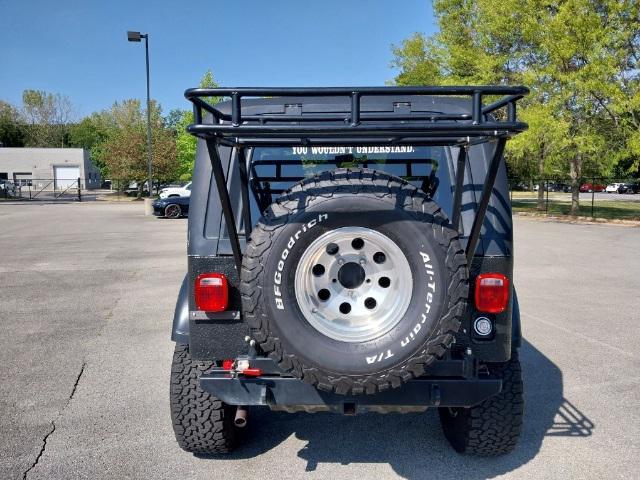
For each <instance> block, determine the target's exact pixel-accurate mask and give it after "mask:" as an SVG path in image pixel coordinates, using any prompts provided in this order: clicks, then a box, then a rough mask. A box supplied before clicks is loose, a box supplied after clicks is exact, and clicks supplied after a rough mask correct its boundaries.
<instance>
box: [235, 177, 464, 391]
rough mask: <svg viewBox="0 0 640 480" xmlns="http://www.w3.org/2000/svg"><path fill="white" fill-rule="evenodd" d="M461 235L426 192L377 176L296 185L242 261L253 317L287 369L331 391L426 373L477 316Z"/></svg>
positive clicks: (266, 218) (262, 342)
mask: <svg viewBox="0 0 640 480" xmlns="http://www.w3.org/2000/svg"><path fill="white" fill-rule="evenodd" d="M467 292H468V270H467V264H466V258H465V255H464V251H463V249H462V247H461V246H460V242H459V241H458V234H457V232H456V230H455V229H454V228H453V227H452V225H451V223H450V222H449V220H448V219H447V217H446V216H445V214H444V213H443V212H442V210H441V209H440V207H439V206H438V205H437V204H436V203H435V202H434V201H433V200H432V199H430V198H429V197H428V196H427V195H425V194H424V193H423V192H422V191H421V190H418V189H417V188H415V187H414V186H412V185H411V184H409V183H407V182H405V181H404V180H401V179H399V178H397V177H393V176H391V175H388V174H385V173H381V172H377V171H373V170H367V169H363V170H344V169H339V170H334V171H331V172H324V173H322V174H320V175H316V176H315V177H311V178H308V179H305V180H303V181H302V182H300V183H298V184H296V185H295V186H294V187H293V188H291V189H290V190H289V191H287V192H285V193H284V194H283V195H282V196H281V197H279V198H278V200H277V201H276V202H275V203H273V204H272V205H271V206H270V207H269V208H268V209H267V210H266V212H265V213H264V215H263V217H262V218H261V219H260V220H259V222H258V224H257V225H256V227H255V229H254V231H253V233H252V234H251V238H250V240H249V242H248V245H247V247H246V251H245V254H244V259H243V263H242V274H241V293H242V308H243V315H244V318H245V319H246V321H247V322H248V324H249V326H250V329H251V334H252V337H253V338H254V339H255V340H256V341H257V343H258V345H259V346H260V348H261V349H262V351H263V352H265V353H267V354H268V355H269V357H270V358H272V359H273V360H274V361H275V362H277V363H278V365H279V366H280V368H282V369H283V370H284V371H286V372H289V373H291V374H292V375H294V376H296V377H298V378H301V379H302V380H304V381H306V382H309V383H311V384H312V385H315V386H316V387H317V388H319V389H321V390H325V391H332V392H335V393H339V394H351V395H357V394H362V393H375V392H378V391H382V390H386V389H388V388H390V387H399V386H400V385H401V384H402V383H403V382H406V381H408V380H410V379H411V378H414V377H417V376H420V375H422V374H423V373H424V371H425V367H426V366H427V365H429V364H430V363H432V362H433V361H434V360H435V359H436V358H437V357H439V356H442V354H443V353H444V352H445V350H446V349H447V348H448V347H449V345H450V344H451V342H452V340H453V337H454V334H455V333H456V332H457V330H458V328H459V327H460V321H461V318H462V315H463V313H464V311H465V307H466V299H467Z"/></svg>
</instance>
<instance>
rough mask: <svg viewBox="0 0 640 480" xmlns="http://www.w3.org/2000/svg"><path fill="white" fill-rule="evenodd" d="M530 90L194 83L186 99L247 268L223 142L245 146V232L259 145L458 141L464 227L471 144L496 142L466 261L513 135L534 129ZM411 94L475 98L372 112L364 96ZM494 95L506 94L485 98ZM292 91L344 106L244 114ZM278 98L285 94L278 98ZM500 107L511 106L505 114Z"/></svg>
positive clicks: (238, 256)
mask: <svg viewBox="0 0 640 480" xmlns="http://www.w3.org/2000/svg"><path fill="white" fill-rule="evenodd" d="M528 92H529V90H528V89H527V88H526V87H503V86H452V87H360V88H353V87H325V88H192V89H189V90H187V91H186V92H185V97H186V98H187V99H188V100H190V101H191V102H192V103H193V116H194V124H192V125H189V127H187V130H188V131H189V132H190V133H192V134H193V135H195V136H197V137H200V138H202V139H204V140H205V141H206V143H207V148H208V151H209V157H210V159H211V165H212V169H213V174H214V177H215V181H216V185H217V188H218V193H219V195H220V204H221V207H222V211H223V215H224V219H225V223H226V225H227V230H228V233H229V240H230V243H231V247H232V250H233V255H234V258H235V263H236V267H237V269H238V273H240V267H241V263H242V251H241V248H240V239H239V236H238V231H237V228H236V223H235V220H234V219H235V216H234V214H233V209H232V206H231V200H230V198H229V192H228V190H227V182H226V178H225V174H224V170H223V168H222V163H221V161H220V155H219V152H218V146H219V145H226V146H231V147H235V148H237V150H238V160H239V161H238V168H239V170H240V179H241V188H242V192H241V193H242V196H241V198H242V215H243V223H244V228H245V235H246V237H247V238H248V236H249V234H250V233H251V227H252V222H251V213H250V208H249V192H248V183H249V177H248V175H247V162H246V156H245V147H255V146H274V147H275V146H308V145H327V146H343V145H346V146H351V145H385V144H388V145H442V146H459V147H462V148H460V153H459V155H458V159H457V169H456V185H455V190H454V201H453V215H452V219H451V221H452V224H453V225H455V226H456V228H459V224H460V211H461V207H462V190H463V183H464V168H465V163H466V157H467V148H468V147H469V146H470V145H474V144H478V143H483V142H487V141H495V142H496V148H495V150H494V154H493V158H492V160H491V162H490V164H489V168H488V171H487V175H486V177H485V182H484V186H483V189H482V196H481V197H480V202H479V204H478V207H477V210H476V215H475V218H474V221H473V225H472V228H471V232H470V234H469V239H468V242H467V250H466V254H467V259H468V261H469V262H471V260H472V258H473V255H474V253H475V250H476V247H477V244H478V240H479V237H480V230H481V228H482V222H483V220H484V217H485V214H486V211H487V207H488V204H489V199H490V197H491V193H492V190H493V186H494V183H495V179H496V175H497V173H498V167H499V165H500V160H501V158H502V154H503V152H504V146H505V143H506V141H507V139H508V138H509V137H511V136H513V135H516V134H518V133H520V132H522V131H524V130H526V129H527V124H526V123H523V122H519V121H518V120H517V114H516V102H517V101H518V100H520V99H521V98H523V97H524V96H525V95H526V94H527V93H528ZM407 95H410V96H412V97H415V98H430V99H433V100H434V104H433V105H434V110H437V109H438V107H440V108H441V109H442V107H443V106H444V105H445V103H446V102H441V105H439V104H438V103H437V100H438V97H440V98H441V99H442V97H466V98H468V99H469V100H470V102H469V103H470V109H469V111H468V112H466V111H465V112H463V113H451V112H438V111H433V112H422V111H421V112H410V113H406V112H403V113H400V112H366V111H363V109H362V99H363V98H367V99H368V98H369V97H378V98H386V99H387V100H388V99H391V100H393V99H394V98H398V97H401V96H407ZM488 96H491V97H496V96H498V97H501V98H499V99H498V100H495V101H493V102H492V103H489V104H488V105H484V104H483V98H486V97H488ZM210 97H229V98H230V99H231V112H230V113H225V112H224V111H223V110H222V109H221V108H218V107H219V105H210V104H209V103H207V102H206V101H205V99H206V98H210ZM265 97H285V98H286V99H287V100H290V99H293V100H295V99H296V98H298V99H299V102H300V103H302V104H303V106H304V104H305V103H310V102H313V101H316V102H317V101H321V99H322V98H326V97H341V98H344V102H345V106H346V107H347V108H345V109H344V110H345V111H344V112H338V113H335V112H327V113H303V112H302V110H300V111H298V112H297V114H293V115H292V114H290V113H271V112H269V109H265V112H264V113H262V112H260V113H257V114H256V113H253V114H244V115H243V111H242V110H243V99H246V98H265ZM273 101H274V103H277V102H278V98H273ZM501 110H506V112H504V113H502V114H499V113H498V112H499V111H501ZM205 112H208V113H209V114H211V115H212V117H213V121H212V123H204V121H203V114H204V113H205Z"/></svg>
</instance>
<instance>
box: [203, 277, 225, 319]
mask: <svg viewBox="0 0 640 480" xmlns="http://www.w3.org/2000/svg"><path fill="white" fill-rule="evenodd" d="M195 297H196V307H197V308H198V310H202V311H203V312H224V311H225V310H226V309H227V305H228V303H229V285H228V283H227V277H225V276H224V275H223V274H221V273H201V274H200V275H198V278H196V285H195Z"/></svg>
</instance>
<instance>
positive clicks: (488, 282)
mask: <svg viewBox="0 0 640 480" xmlns="http://www.w3.org/2000/svg"><path fill="white" fill-rule="evenodd" d="M508 303H509V279H508V278H507V277H505V276H504V275H502V274H501V273H482V274H480V275H478V277H477V278H476V309H477V310H479V311H481V312H486V313H502V312H504V311H505V309H506V308H507V304H508Z"/></svg>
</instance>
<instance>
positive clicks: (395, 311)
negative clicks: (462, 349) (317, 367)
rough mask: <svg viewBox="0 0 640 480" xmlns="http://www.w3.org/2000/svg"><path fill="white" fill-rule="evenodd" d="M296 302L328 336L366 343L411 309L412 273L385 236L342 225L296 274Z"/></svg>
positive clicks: (312, 248)
mask: <svg viewBox="0 0 640 480" xmlns="http://www.w3.org/2000/svg"><path fill="white" fill-rule="evenodd" d="M295 293H296V300H297V301H298V306H299V307H300V310H301V311H302V314H303V315H304V317H305V318H306V319H307V321H308V322H309V323H310V324H311V325H312V326H313V327H314V328H315V329H316V330H318V331H319V332H321V333H322V334H324V335H326V336H327V337H330V338H333V339H334V340H339V341H342V342H366V341H368V340H372V339H374V338H377V337H379V336H381V335H384V334H385V333H386V332H388V331H389V330H391V329H392V328H393V327H394V326H395V325H397V323H398V322H399V321H400V319H401V318H402V316H403V315H404V314H405V312H406V311H407V308H408V307H409V303H410V301H411V296H412V293H413V277H412V275H411V268H410V266H409V262H408V261H407V258H406V256H405V255H404V253H403V252H402V250H401V249H400V247H398V245H396V243H395V242H394V241H393V240H391V239H390V238H389V237H387V236H386V235H383V234H382V233H380V232H378V231H376V230H372V229H369V228H364V227H342V228H338V229H336V230H332V231H330V232H327V233H325V234H324V235H322V236H321V237H319V238H317V239H316V240H315V241H314V242H313V243H311V245H309V247H308V248H307V250H306V251H305V252H304V254H303V255H302V257H301V259H300V262H299V263H298V267H297V269H296V274H295Z"/></svg>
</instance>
